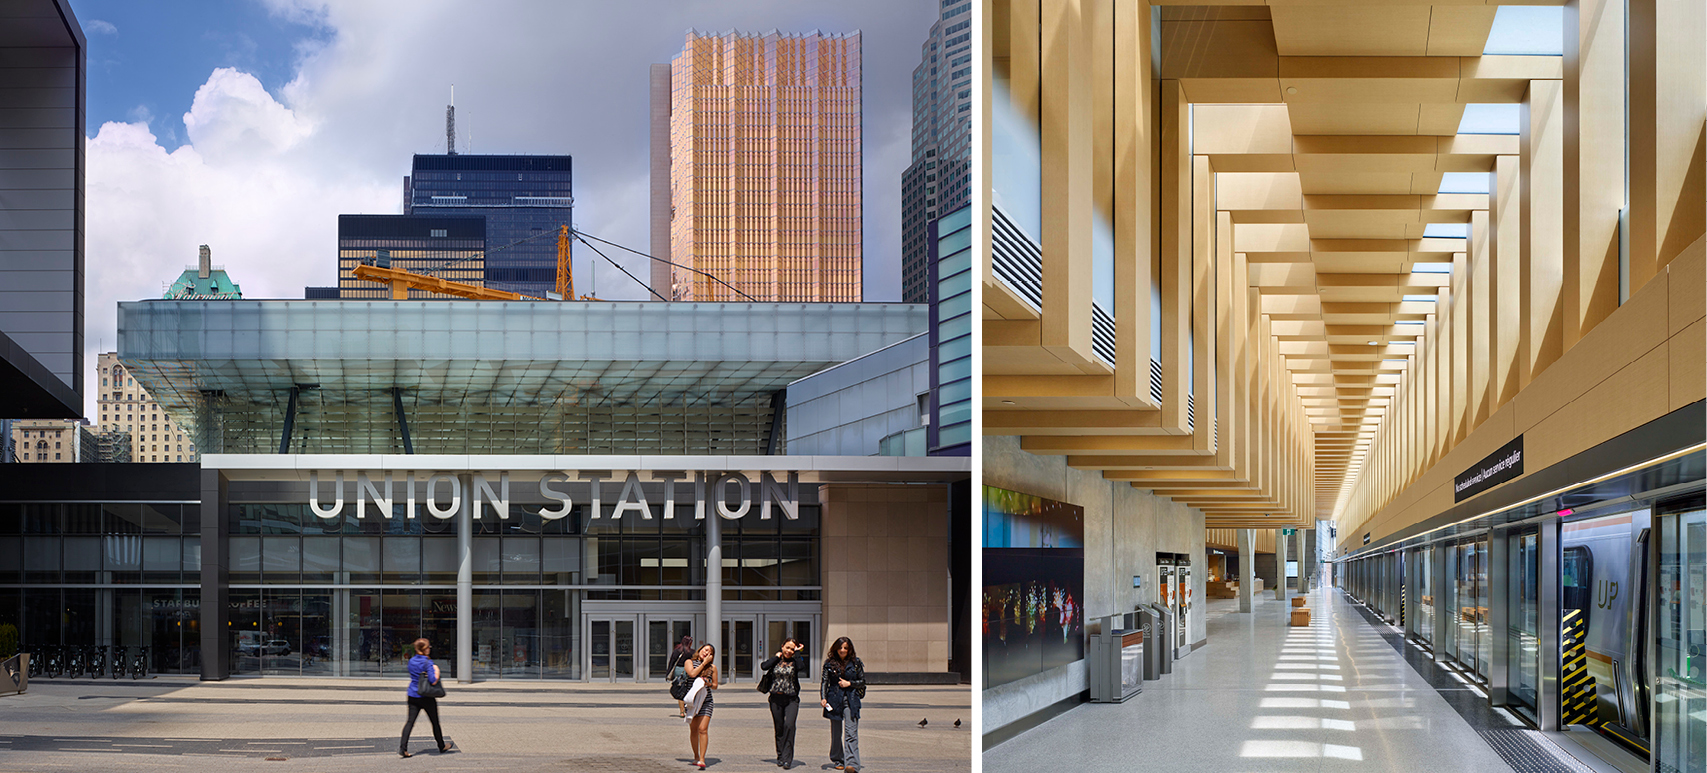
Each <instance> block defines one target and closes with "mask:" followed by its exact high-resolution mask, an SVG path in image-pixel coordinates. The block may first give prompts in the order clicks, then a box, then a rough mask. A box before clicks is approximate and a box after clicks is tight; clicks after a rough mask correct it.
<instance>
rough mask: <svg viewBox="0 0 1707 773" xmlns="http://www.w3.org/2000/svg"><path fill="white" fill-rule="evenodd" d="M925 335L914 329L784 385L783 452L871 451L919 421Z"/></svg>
mask: <svg viewBox="0 0 1707 773" xmlns="http://www.w3.org/2000/svg"><path fill="white" fill-rule="evenodd" d="M930 388H931V376H930V337H929V336H928V335H926V334H923V333H921V334H919V335H916V336H913V337H912V338H909V339H907V340H905V341H901V342H899V343H896V344H894V345H891V346H888V347H885V348H882V349H878V350H877V351H875V352H872V353H870V354H867V355H865V356H862V357H859V358H856V359H853V360H850V361H848V362H844V363H842V364H840V365H837V366H835V367H832V368H828V369H825V370H822V371H819V372H817V373H814V374H812V375H810V376H807V377H806V378H803V379H800V380H799V381H796V382H794V383H792V384H789V385H788V430H787V431H788V453H790V454H795V455H798V454H812V455H822V456H872V455H875V454H876V453H877V446H878V442H879V441H881V440H883V438H884V437H885V436H888V435H892V434H894V433H896V432H901V431H903V430H909V429H912V428H914V427H918V426H922V422H923V417H921V416H920V415H919V397H918V396H919V395H921V394H925V393H927V392H929V391H930Z"/></svg>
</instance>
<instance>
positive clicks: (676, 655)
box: [665, 636, 693, 718]
mask: <svg viewBox="0 0 1707 773" xmlns="http://www.w3.org/2000/svg"><path fill="white" fill-rule="evenodd" d="M692 659H693V637H692V636H683V637H682V640H681V641H680V642H678V643H677V644H676V648H675V649H674V650H672V651H671V652H670V664H669V665H668V666H666V667H665V671H666V672H667V673H669V675H670V684H675V683H676V682H680V681H683V680H685V679H686V678H687V663H688V661H689V660H692ZM687 715H688V705H687V704H686V703H683V702H681V701H679V700H678V701H676V716H677V717H678V718H680V717H686V716H687Z"/></svg>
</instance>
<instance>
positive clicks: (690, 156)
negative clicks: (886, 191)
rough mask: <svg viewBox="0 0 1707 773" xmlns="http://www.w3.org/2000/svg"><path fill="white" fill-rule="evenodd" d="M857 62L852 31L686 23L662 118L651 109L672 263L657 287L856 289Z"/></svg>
mask: <svg viewBox="0 0 1707 773" xmlns="http://www.w3.org/2000/svg"><path fill="white" fill-rule="evenodd" d="M860 72H861V65H860V36H859V33H857V32H855V33H850V34H846V35H825V34H820V33H818V32H810V33H806V34H800V35H789V34H782V33H778V32H774V31H773V32H771V33H768V34H763V35H758V34H750V33H743V32H729V33H726V34H722V35H708V34H705V33H701V32H689V33H688V35H687V42H686V45H685V46H684V47H683V48H682V52H681V53H680V54H677V55H676V58H675V60H674V61H673V62H671V99H670V109H669V111H668V115H667V116H666V115H664V111H662V110H658V111H655V112H654V113H653V119H652V120H654V121H664V120H668V121H669V124H670V176H669V180H668V181H667V183H668V185H669V187H670V218H671V220H670V260H671V261H673V262H674V263H677V264H681V266H682V267H679V268H678V267H672V268H671V272H672V273H671V275H670V287H669V292H668V293H665V295H668V296H669V297H670V298H671V300H678V301H740V300H757V301H858V300H860V298H861V297H862V289H861V261H862V249H863V244H864V242H863V233H862V230H861V229H862V227H863V225H862V224H863V206H864V205H863V203H862V202H863V192H862V184H863V182H862V181H863V178H862V174H863V173H862V171H861V169H862V166H861V163H862V161H861V159H862V147H863V145H862V139H861V133H862V119H861V112H860V110H861V107H860ZM653 184H654V185H661V184H664V181H662V180H658V179H655V180H654V182H653ZM707 274H709V275H710V276H709V277H708V276H707ZM711 277H716V279H713V278H711ZM718 280H721V282H720V281H718ZM723 282H727V283H728V285H733V286H734V287H735V288H738V289H739V291H740V292H739V293H736V292H735V291H733V290H731V289H730V287H728V286H726V285H725V284H723Z"/></svg>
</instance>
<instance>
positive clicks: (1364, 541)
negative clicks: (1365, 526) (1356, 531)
mask: <svg viewBox="0 0 1707 773" xmlns="http://www.w3.org/2000/svg"><path fill="white" fill-rule="evenodd" d="M1363 544H1365V545H1367V544H1369V532H1364V533H1363Z"/></svg>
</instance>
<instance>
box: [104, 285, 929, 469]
mask: <svg viewBox="0 0 1707 773" xmlns="http://www.w3.org/2000/svg"><path fill="white" fill-rule="evenodd" d="M927 319H928V313H927V309H926V308H925V307H924V306H919V305H911V304H884V303H654V302H593V303H580V302H573V303H571V302H565V303H554V302H532V301H511V302H492V301H306V300H305V301H296V300H270V301H248V300H239V301H164V300H150V301H136V302H128V303H121V304H119V359H120V360H121V361H122V362H123V363H124V365H125V366H126V367H127V368H128V369H129V370H130V372H131V373H132V374H133V375H134V376H135V377H136V379H137V381H138V382H139V383H141V384H142V386H144V387H145V388H147V389H148V390H149V392H150V393H152V394H153V396H154V399H155V400H156V401H157V402H158V403H159V404H160V405H161V406H162V407H163V408H164V409H165V410H166V411H167V412H168V413H169V414H171V415H172V416H173V418H174V419H176V420H178V421H180V422H182V423H183V424H184V425H185V426H187V427H190V428H191V430H192V432H193V433H194V437H196V438H197V444H198V447H199V450H200V451H202V452H207V453H220V452H225V453H279V452H291V453H407V452H418V453H508V454H518V453H519V454H533V453H558V454H564V453H567V454H592V453H674V454H732V453H733V454H750V453H780V452H781V451H782V449H781V448H780V447H779V446H778V445H777V444H779V443H780V442H781V436H782V433H781V428H780V427H778V426H776V422H773V420H772V416H773V413H774V409H775V407H776V406H777V404H778V403H779V402H780V399H779V398H778V397H777V395H778V393H779V392H780V391H781V390H783V389H784V388H785V387H786V386H787V385H788V383H789V382H791V381H794V380H796V379H799V378H802V377H804V376H807V375H810V374H812V373H815V372H817V371H819V370H822V369H824V368H827V367H829V366H831V365H835V364H838V363H841V362H845V361H847V360H851V359H853V358H855V357H858V356H860V355H862V354H865V353H867V352H871V351H874V350H876V349H880V348H882V347H885V346H888V345H890V344H893V343H895V342H897V341H900V340H903V339H905V338H908V337H910V336H913V335H917V334H919V333H921V332H924V330H925V328H926V325H927Z"/></svg>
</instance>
